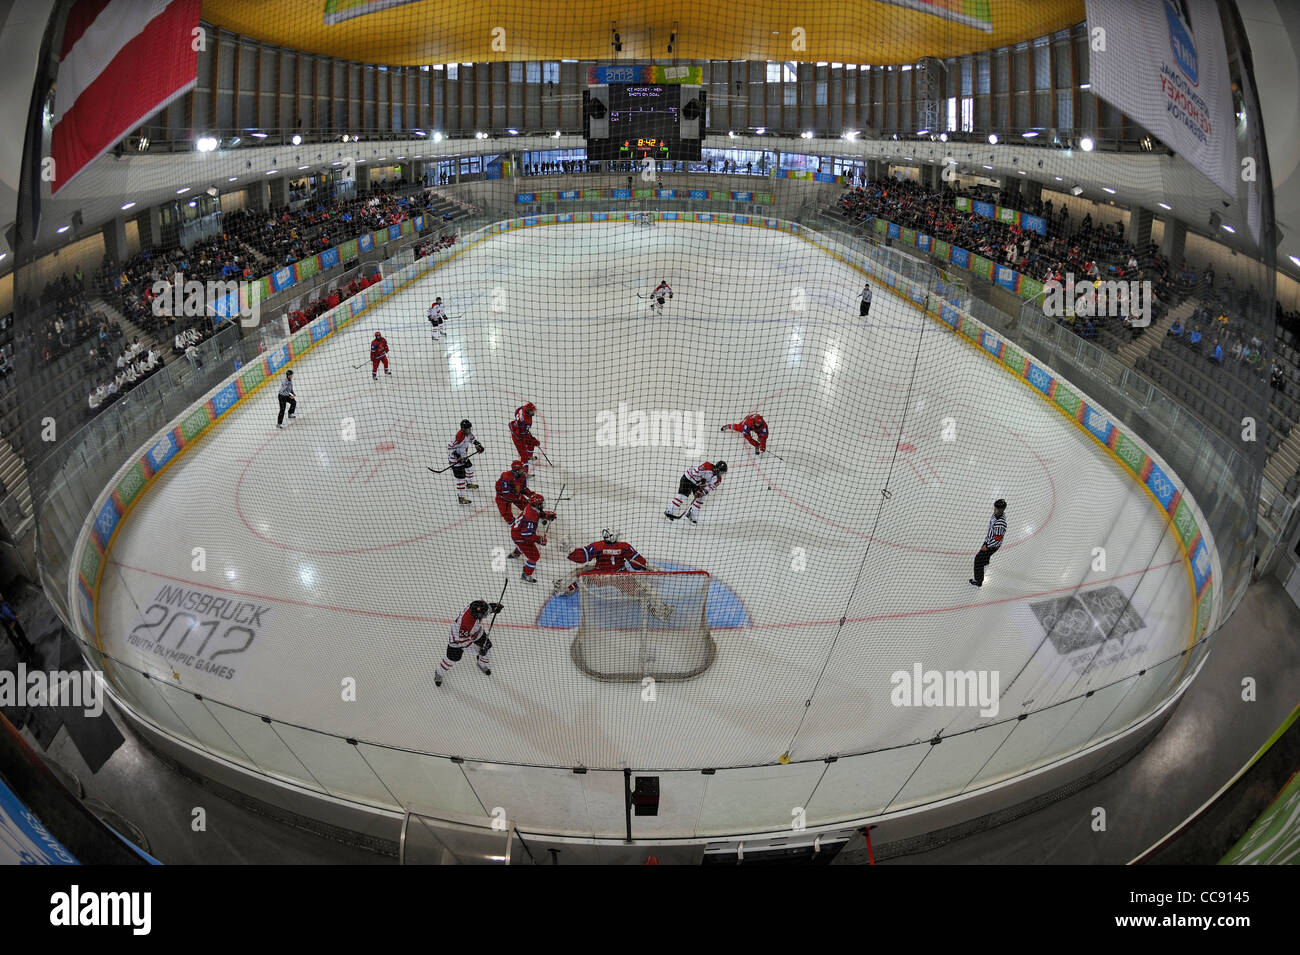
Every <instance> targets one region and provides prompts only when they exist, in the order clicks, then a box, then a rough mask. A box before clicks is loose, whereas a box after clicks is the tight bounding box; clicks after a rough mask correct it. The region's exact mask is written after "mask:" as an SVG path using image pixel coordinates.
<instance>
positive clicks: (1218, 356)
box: [1210, 338, 1223, 365]
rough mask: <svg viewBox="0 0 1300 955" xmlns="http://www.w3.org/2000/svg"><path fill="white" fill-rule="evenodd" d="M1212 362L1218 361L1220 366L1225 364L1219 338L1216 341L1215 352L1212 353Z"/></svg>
mask: <svg viewBox="0 0 1300 955" xmlns="http://www.w3.org/2000/svg"><path fill="white" fill-rule="evenodd" d="M1210 361H1217V362H1218V363H1219V364H1220V365H1222V364H1223V346H1222V345H1220V344H1219V340H1218V339H1217V338H1216V339H1215V340H1214V351H1212V352H1210Z"/></svg>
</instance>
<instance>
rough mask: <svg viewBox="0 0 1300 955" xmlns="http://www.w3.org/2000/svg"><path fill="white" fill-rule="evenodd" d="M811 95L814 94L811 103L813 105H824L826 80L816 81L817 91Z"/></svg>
mask: <svg viewBox="0 0 1300 955" xmlns="http://www.w3.org/2000/svg"><path fill="white" fill-rule="evenodd" d="M813 95H814V98H813V103H814V104H815V105H817V106H825V105H826V81H825V80H818V81H817V91H816V92H815V93H814V94H813Z"/></svg>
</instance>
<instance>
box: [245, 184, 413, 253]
mask: <svg viewBox="0 0 1300 955" xmlns="http://www.w3.org/2000/svg"><path fill="white" fill-rule="evenodd" d="M399 185H400V183H399ZM433 202H434V199H433V194H432V193H429V192H424V193H421V194H418V195H412V196H398V195H396V194H395V193H392V192H389V191H387V190H384V189H377V190H375V191H374V192H372V193H362V194H358V195H355V196H348V197H339V198H334V199H328V200H319V201H315V202H312V201H309V202H307V203H306V204H304V205H303V206H302V207H301V208H298V209H291V208H289V207H288V206H286V207H285V208H283V209H281V210H280V211H279V212H255V211H252V210H248V209H239V210H235V211H234V212H230V213H227V214H225V215H224V216H223V225H224V227H225V230H226V235H227V236H228V237H230V238H233V239H237V240H238V241H239V242H242V243H244V244H246V245H247V246H249V247H250V248H253V249H256V250H257V251H258V252H259V253H261V254H262V255H263V256H265V257H266V258H267V259H268V260H269V261H270V262H271V264H272V265H273V266H275V267H276V268H280V267H282V266H285V265H292V264H293V263H295V262H298V261H300V260H301V259H304V258H307V257H309V256H312V255H316V254H317V253H319V252H322V251H324V250H325V249H329V248H333V247H335V246H338V245H339V244H341V243H343V242H346V241H347V240H348V239H353V238H356V237H357V236H359V235H361V234H362V233H364V232H374V231H375V230H377V229H382V228H384V227H385V226H389V225H395V224H397V223H399V222H401V221H402V220H403V219H407V218H410V217H411V216H416V215H420V214H421V213H424V212H426V211H428V210H429V208H430V206H432V205H433Z"/></svg>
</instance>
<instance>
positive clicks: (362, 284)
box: [289, 269, 383, 334]
mask: <svg viewBox="0 0 1300 955" xmlns="http://www.w3.org/2000/svg"><path fill="white" fill-rule="evenodd" d="M382 278H383V276H382V275H380V273H379V270H378V269H375V272H374V274H372V275H369V276H366V275H357V276H356V277H354V278H353V279H352V281H350V282H349V283H348V284H347V285H342V284H340V285H338V286H336V287H335V288H332V289H325V290H324V291H322V293H321V295H320V296H319V297H318V298H314V299H312V300H311V301H308V302H304V303H303V304H301V305H300V306H299V307H298V308H295V309H292V310H291V311H290V312H289V332H290V334H292V333H293V332H296V331H297V330H298V329H300V328H302V327H303V326H304V325H307V324H309V323H310V322H311V320H312V319H314V318H316V316H318V315H324V314H325V313H326V312H328V311H329V310H330V309H332V308H334V307H336V306H337V305H338V304H339V303H340V302H346V301H347V300H348V299H350V298H351V297H352V296H354V295H356V294H358V293H360V292H364V291H365V290H366V289H368V288H370V286H372V285H374V284H375V283H376V282H378V281H379V280H380V279H382Z"/></svg>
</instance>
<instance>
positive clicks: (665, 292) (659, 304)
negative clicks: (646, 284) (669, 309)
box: [650, 279, 673, 312]
mask: <svg viewBox="0 0 1300 955" xmlns="http://www.w3.org/2000/svg"><path fill="white" fill-rule="evenodd" d="M672 297H673V290H672V289H671V288H669V287H668V280H667V279H664V280H663V281H662V282H660V283H659V284H658V285H656V286H655V290H654V291H653V292H651V293H650V307H651V308H653V309H654V310H655V311H656V312H662V311H663V310H664V299H665V298H672Z"/></svg>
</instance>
